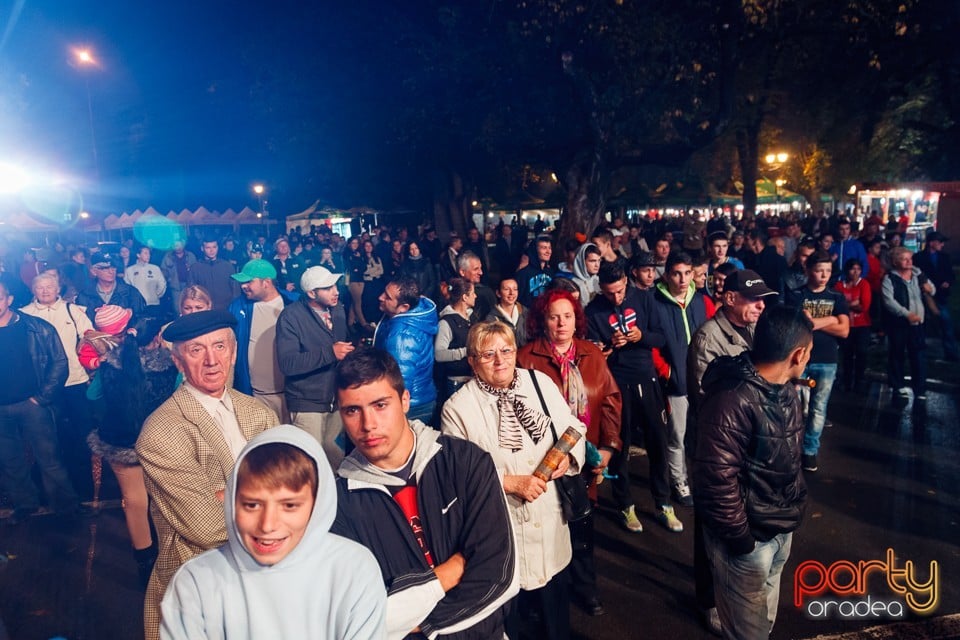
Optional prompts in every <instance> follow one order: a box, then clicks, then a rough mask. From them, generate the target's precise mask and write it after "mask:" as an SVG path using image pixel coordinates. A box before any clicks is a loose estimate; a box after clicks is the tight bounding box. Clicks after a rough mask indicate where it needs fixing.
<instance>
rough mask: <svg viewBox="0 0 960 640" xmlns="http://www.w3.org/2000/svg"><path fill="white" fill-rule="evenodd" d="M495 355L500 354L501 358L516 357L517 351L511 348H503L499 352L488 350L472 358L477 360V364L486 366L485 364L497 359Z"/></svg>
mask: <svg viewBox="0 0 960 640" xmlns="http://www.w3.org/2000/svg"><path fill="white" fill-rule="evenodd" d="M497 353H499V354H500V357H501V358H504V359H506V358H509V357H510V356H513V355H516V353H517V350H516V349H514V348H513V347H504V348H503V349H500V351H496V350H494V349H490V350H489V351H481V352H480V353H477V354H475V355H474V356H473V357H474V358H476V359H477V362H481V363H483V364H486V363H487V362H492V361H493V359H494V358H496V357H497Z"/></svg>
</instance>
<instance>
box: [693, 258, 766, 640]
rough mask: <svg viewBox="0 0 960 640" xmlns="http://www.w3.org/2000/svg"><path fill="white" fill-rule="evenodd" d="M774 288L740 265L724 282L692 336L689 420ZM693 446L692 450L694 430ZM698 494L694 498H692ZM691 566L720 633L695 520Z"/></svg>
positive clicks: (747, 337)
mask: <svg viewBox="0 0 960 640" xmlns="http://www.w3.org/2000/svg"><path fill="white" fill-rule="evenodd" d="M776 300H777V292H776V291H774V290H773V289H771V288H770V287H768V286H767V285H766V284H765V283H764V281H763V278H761V277H760V274H759V273H757V272H756V271H753V270H751V269H740V270H738V271H734V272H733V273H731V274H730V275H728V276H727V277H726V279H725V280H724V282H723V304H722V305H721V306H720V308H719V309H718V310H717V313H716V314H715V315H714V316H713V317H712V318H710V319H709V320H707V321H706V322H704V323H703V325H702V326H701V327H700V328H699V329H698V330H697V332H696V333H694V334H693V338H691V340H690V348H689V349H688V351H687V396H688V398H689V401H690V422H689V424H691V425H695V424H696V423H697V418H696V416H697V411H698V409H699V407H700V405H701V404H702V403H703V400H704V393H703V386H702V383H703V374H704V373H705V372H706V370H707V366H708V365H709V364H710V363H711V362H713V361H714V360H716V359H717V358H719V357H720V356H738V355H740V354H741V353H743V352H744V351H749V350H750V349H752V348H753V331H754V328H755V327H756V325H757V320H759V319H760V315H761V314H762V313H763V310H764V308H765V307H766V305H767V303H776ZM693 442H694V445H693V446H692V449H691V450H693V451H695V450H696V433H694V434H693ZM694 498H696V496H694ZM693 569H694V578H695V580H694V582H695V587H696V594H697V605H698V606H699V608H700V610H701V613H702V615H703V617H704V622H705V624H706V626H707V627H708V628H709V629H710V630H711V631H713V632H715V633H719V632H720V617H719V614H718V613H717V606H716V603H715V601H714V593H713V576H712V574H711V572H710V562H709V560H708V558H707V555H706V550H705V548H704V543H703V529H702V528H701V523H700V521H699V518H698V517H697V516H696V514H695V515H694V520H693Z"/></svg>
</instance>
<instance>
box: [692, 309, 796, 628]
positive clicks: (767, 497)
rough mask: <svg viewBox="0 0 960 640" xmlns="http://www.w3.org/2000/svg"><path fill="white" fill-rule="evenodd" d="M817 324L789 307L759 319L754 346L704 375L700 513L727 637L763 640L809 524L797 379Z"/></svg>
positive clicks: (697, 461)
mask: <svg viewBox="0 0 960 640" xmlns="http://www.w3.org/2000/svg"><path fill="white" fill-rule="evenodd" d="M812 346H813V332H812V325H811V323H810V321H809V320H807V319H806V317H805V316H804V315H803V314H802V313H800V312H799V311H798V310H796V309H794V308H791V307H775V308H772V309H769V310H768V311H767V313H766V314H764V315H763V316H762V317H761V318H760V320H759V322H757V328H756V334H755V338H754V349H753V351H751V352H748V353H743V354H740V355H739V356H736V357H728V356H723V357H720V358H718V359H717V360H716V361H715V362H714V363H712V364H711V365H710V366H709V367H708V368H707V372H706V374H705V375H704V380H703V387H704V391H705V392H706V397H705V399H704V401H703V404H702V405H701V410H700V411H699V412H698V424H697V430H698V439H697V453H696V458H695V464H696V473H695V474H694V482H695V483H696V492H695V495H696V496H697V503H696V506H697V514H698V517H699V518H700V519H701V521H702V522H703V526H704V542H705V544H706V550H707V555H708V557H709V558H710V563H711V565H712V568H713V581H714V588H715V591H716V600H717V609H718V612H719V614H720V621H721V623H722V625H723V632H724V635H725V636H726V637H728V638H738V639H751V638H758V639H763V640H766V638H767V637H768V636H769V634H770V631H771V629H772V628H773V623H774V620H775V619H776V614H777V602H778V599H779V591H780V574H781V572H782V571H783V566H784V564H785V563H786V561H787V558H788V557H789V555H790V543H791V541H792V535H793V531H794V530H795V529H796V528H797V527H798V526H800V522H801V521H802V520H803V510H804V503H805V501H806V495H807V490H806V485H805V483H804V481H803V476H802V472H801V468H800V464H801V453H802V447H801V441H802V439H803V415H802V410H801V407H800V401H799V398H798V395H797V392H796V389H795V388H794V384H793V383H792V382H791V381H792V380H793V379H794V378H796V377H798V376H800V375H802V374H803V370H804V367H805V366H806V364H807V361H808V360H809V358H810V349H811V348H812Z"/></svg>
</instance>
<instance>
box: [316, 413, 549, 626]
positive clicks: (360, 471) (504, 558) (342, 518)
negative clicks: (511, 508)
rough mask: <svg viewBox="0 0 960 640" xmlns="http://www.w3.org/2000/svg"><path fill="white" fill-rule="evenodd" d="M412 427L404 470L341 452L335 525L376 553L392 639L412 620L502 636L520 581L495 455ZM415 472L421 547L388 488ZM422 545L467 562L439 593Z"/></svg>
mask: <svg viewBox="0 0 960 640" xmlns="http://www.w3.org/2000/svg"><path fill="white" fill-rule="evenodd" d="M410 428H411V429H412V430H413V432H414V447H413V452H412V453H411V460H410V462H409V463H408V464H409V465H410V466H411V469H410V474H411V475H410V478H409V479H408V480H404V479H402V478H400V477H398V476H397V475H395V474H391V473H388V472H386V471H383V470H382V469H379V468H378V467H376V466H374V465H373V464H372V463H371V462H370V461H369V460H367V459H366V458H365V457H364V456H363V455H362V454H361V453H360V451H359V450H357V449H354V450H353V452H352V453H351V454H350V455H349V456H347V457H346V458H345V459H344V461H343V463H342V464H341V465H340V469H339V471H338V474H339V475H340V479H339V480H337V489H338V491H339V512H338V514H337V521H336V523H335V524H334V528H333V530H334V531H336V532H337V533H340V534H341V535H344V536H347V537H349V538H350V539H351V540H356V541H357V542H360V543H361V544H363V545H364V546H365V547H367V548H369V549H370V550H371V551H372V552H373V554H374V555H375V556H376V557H377V559H378V561H379V563H380V570H381V572H382V581H383V582H382V584H386V585H387V589H388V591H389V598H388V601H387V602H388V605H387V632H388V638H390V639H391V640H394V639H396V640H399V639H401V638H404V637H406V636H407V634H408V633H409V631H410V630H411V629H413V628H414V627H418V626H419V628H420V632H421V633H422V634H423V635H425V636H426V637H427V638H430V639H431V640H432V639H434V638H438V637H439V638H451V639H453V638H455V639H457V640H488V639H489V638H501V637H503V625H504V614H505V611H504V606H505V605H506V604H507V603H508V602H509V601H510V600H511V599H512V598H513V597H514V596H515V595H516V594H517V592H518V591H519V588H520V587H519V577H518V565H517V556H516V549H515V545H514V537H513V528H512V527H511V524H510V516H509V514H508V511H507V504H506V499H505V497H504V494H503V488H502V486H501V482H500V477H499V476H498V475H497V470H496V467H495V466H494V463H493V460H492V459H491V458H490V455H489V454H487V453H485V452H484V451H483V450H481V449H480V448H479V447H478V446H476V445H475V444H473V443H471V442H467V441H466V440H461V439H459V438H452V437H449V436H444V435H440V433H439V432H437V431H435V430H433V429H431V428H430V427H428V426H426V425H424V424H423V423H422V422H420V421H419V420H413V421H411V422H410ZM411 482H412V483H413V484H414V485H415V486H416V505H417V511H418V515H417V517H418V519H419V520H418V523H417V526H418V530H419V532H420V533H421V535H422V540H423V542H424V545H425V549H422V548H421V546H420V543H419V542H418V539H417V536H416V534H415V533H414V530H413V526H412V525H411V522H410V521H409V520H408V519H407V514H405V513H404V512H403V510H402V509H401V508H400V506H399V505H398V503H397V501H396V500H395V499H394V496H393V494H394V493H395V492H397V491H398V490H400V489H403V488H404V487H406V486H408V485H409V484H410V483H411ZM558 508H559V507H558ZM425 550H426V551H428V552H429V555H430V557H431V559H432V561H433V563H434V566H436V565H439V564H441V563H443V562H445V561H447V560H448V559H449V558H450V556H452V555H453V554H454V553H457V552H460V553H462V554H463V555H464V557H465V558H466V570H465V572H464V574H463V577H462V579H461V580H460V583H459V584H458V585H457V587H456V588H455V589H451V590H450V591H448V592H446V593H444V591H443V588H442V587H441V586H440V581H439V580H438V579H437V576H436V574H435V573H434V571H433V568H432V566H431V565H430V564H429V563H428V561H427V559H426V556H425ZM379 577H380V576H378V578H379Z"/></svg>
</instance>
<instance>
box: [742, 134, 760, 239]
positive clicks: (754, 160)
mask: <svg viewBox="0 0 960 640" xmlns="http://www.w3.org/2000/svg"><path fill="white" fill-rule="evenodd" d="M759 156H760V122H759V119H754V118H751V122H749V123H748V124H747V125H746V126H744V127H742V128H740V129H738V130H737V157H738V158H739V160H740V175H741V176H743V217H744V219H745V220H749V219H752V218H753V217H754V216H755V215H756V213H757V178H758V177H759V171H758V163H759V162H760V157H759Z"/></svg>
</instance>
